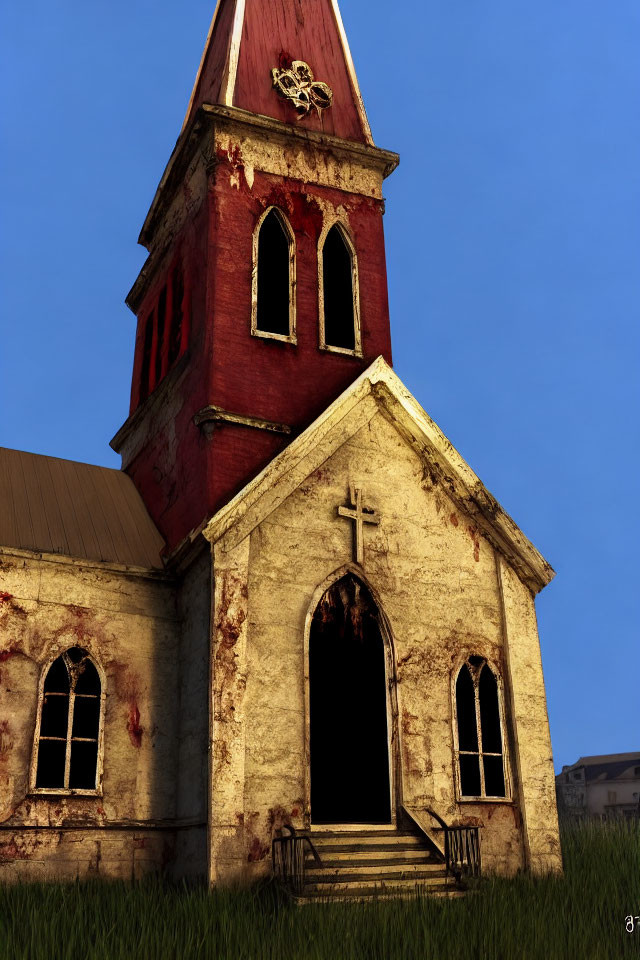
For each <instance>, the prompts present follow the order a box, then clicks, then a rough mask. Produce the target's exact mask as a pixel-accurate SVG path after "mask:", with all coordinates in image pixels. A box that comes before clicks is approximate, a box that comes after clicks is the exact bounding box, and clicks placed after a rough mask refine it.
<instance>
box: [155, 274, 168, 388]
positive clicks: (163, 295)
mask: <svg viewBox="0 0 640 960" xmlns="http://www.w3.org/2000/svg"><path fill="white" fill-rule="evenodd" d="M166 319H167V288H166V285H165V286H164V287H163V288H162V290H161V291H160V296H159V297H158V309H157V312H156V358H155V383H156V384H158V383H160V381H161V380H162V376H163V374H164V370H163V364H162V358H163V354H164V337H165V322H166Z"/></svg>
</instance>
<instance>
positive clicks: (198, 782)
mask: <svg viewBox="0 0 640 960" xmlns="http://www.w3.org/2000/svg"><path fill="white" fill-rule="evenodd" d="M206 561H207V557H206V554H205V555H204V561H202V560H201V561H200V562H199V565H198V564H196V565H194V566H193V567H192V568H191V570H190V571H189V573H188V574H187V575H186V576H185V577H184V578H183V581H182V583H181V584H176V583H175V582H174V581H171V580H169V579H168V578H166V577H164V576H163V575H162V574H153V573H150V572H146V573H145V572H144V571H139V572H132V571H125V570H124V569H121V570H118V569H116V568H115V567H114V568H111V569H108V568H105V567H104V566H100V565H98V564H90V563H81V562H78V561H72V560H68V559H66V558H54V557H49V558H48V559H45V558H42V557H40V558H38V557H37V556H34V555H28V554H27V553H26V552H25V553H24V554H23V555H22V556H20V555H19V554H9V553H3V554H2V556H1V557H0V563H1V567H0V569H1V573H2V585H3V588H4V590H3V593H2V594H0V598H1V601H0V734H1V742H0V882H1V881H8V880H22V879H54V878H55V879H73V878H75V877H76V876H85V875H92V874H95V875H103V876H109V877H121V878H125V879H129V878H132V877H139V876H141V875H142V874H143V873H145V872H146V871H148V870H153V871H157V870H160V869H163V868H165V867H168V868H171V869H172V870H173V871H175V872H177V873H178V874H183V873H189V872H193V870H194V865H197V856H196V854H194V853H193V851H190V849H189V843H190V842H191V840H192V839H193V838H192V837H191V835H192V834H193V835H194V836H197V835H198V834H200V838H201V842H200V844H199V847H200V849H202V848H203V847H205V846H206V839H205V829H204V822H205V809H204V790H205V783H206V776H205V771H206V685H207V647H208V621H209V597H210V591H209V573H208V570H209V564H208V563H207V562H206ZM203 563H204V566H203ZM185 607H187V608H188V610H187V611H186V612H184V615H182V616H181V615H179V611H180V613H182V610H181V609H180V608H183V609H184V608H185ZM73 646H79V647H82V648H84V649H86V650H88V651H89V653H90V654H91V656H92V657H93V658H94V660H95V661H96V663H97V664H98V665H99V666H100V667H101V668H102V670H103V671H104V674H105V680H106V682H105V684H104V689H103V692H104V693H105V694H106V695H105V715H104V756H103V764H102V766H103V771H104V772H103V777H102V780H101V783H100V789H99V791H98V795H97V796H93V797H91V796H64V795H62V793H61V795H58V796H42V795H37V794H36V793H34V792H33V790H32V783H31V782H30V775H31V771H30V768H31V763H32V756H33V744H34V729H35V725H36V711H37V701H38V689H39V682H40V678H41V675H42V673H43V670H45V669H46V667H47V665H48V664H50V663H51V662H52V661H53V660H54V659H55V658H56V657H57V656H59V655H60V654H61V653H62V652H63V651H65V650H67V649H69V648H70V647H73ZM182 700H184V701H185V702H186V703H187V704H191V705H192V708H191V709H189V710H184V711H182V710H181V709H180V703H181V701H182ZM193 701H195V702H193ZM187 784H188V791H187V792H186V793H185V788H186V785H187ZM204 860H205V858H204V855H202V854H200V861H201V862H200V869H199V872H200V874H202V873H203V872H204V868H205V867H204ZM196 869H197V867H196Z"/></svg>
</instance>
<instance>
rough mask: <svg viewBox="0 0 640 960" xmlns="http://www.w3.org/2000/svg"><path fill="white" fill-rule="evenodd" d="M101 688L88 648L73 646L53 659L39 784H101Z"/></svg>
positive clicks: (87, 786) (40, 749) (39, 748)
mask: <svg viewBox="0 0 640 960" xmlns="http://www.w3.org/2000/svg"><path fill="white" fill-rule="evenodd" d="M101 694H102V690H101V684H100V676H99V674H98V671H97V669H96V667H95V665H94V664H93V663H92V662H91V660H90V659H89V654H88V653H87V651H86V650H83V649H82V648H81V647H72V648H71V649H70V650H67V651H66V652H65V653H63V654H62V656H60V657H58V659H57V660H54V662H53V663H52V664H51V666H50V667H49V670H48V672H47V676H46V677H45V681H44V685H43V696H42V709H41V714H40V729H39V731H38V742H37V747H36V749H37V751H38V760H37V765H36V788H39V789H48V790H55V789H61V790H95V789H96V776H97V769H98V741H99V735H100V715H101V709H102V696H101Z"/></svg>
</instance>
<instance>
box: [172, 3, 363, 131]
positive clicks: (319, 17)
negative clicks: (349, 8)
mask: <svg viewBox="0 0 640 960" xmlns="http://www.w3.org/2000/svg"><path fill="white" fill-rule="evenodd" d="M296 60H297V61H303V62H305V63H307V64H308V65H309V67H310V68H311V71H312V73H313V76H314V79H315V80H316V81H319V82H321V83H329V84H330V86H331V89H332V92H333V104H332V110H330V111H327V112H326V114H325V113H323V114H322V115H320V114H319V113H317V112H316V111H315V110H311V111H310V112H309V114H308V115H306V116H305V118H304V125H305V127H307V128H308V129H311V130H321V131H324V132H325V133H330V134H333V135H334V136H337V137H344V138H345V139H347V140H356V141H359V142H360V143H369V144H372V143H373V140H372V138H371V131H370V129H369V123H368V121H367V115H366V113H365V109H364V105H363V103H362V97H361V96H360V90H359V87H358V80H357V77H356V74H355V70H354V67H353V62H352V60H351V54H350V52H349V45H348V43H347V38H346V35H345V32H344V27H343V24H342V18H341V16H340V11H339V9H338V4H337V0H271V2H266V0H219V2H218V5H217V7H216V10H215V13H214V15H213V20H212V21H211V27H210V30H209V36H208V37H207V43H206V46H205V49H204V53H203V55H202V61H201V63H200V69H199V71H198V76H197V78H196V82H195V85H194V88H193V93H192V95H191V100H190V102H189V108H188V110H187V115H186V118H185V126H187V125H188V123H189V121H190V120H191V118H192V117H193V115H194V113H195V111H196V110H197V109H198V107H199V106H201V104H203V103H212V104H213V103H218V104H222V105H225V106H229V107H231V106H234V107H239V108H240V109H242V110H249V111H250V112H251V113H258V114H262V115H264V116H268V117H273V118H274V119H276V120H282V121H283V122H284V123H291V120H292V116H291V107H290V105H289V104H288V103H286V101H285V100H284V99H281V98H277V97H274V96H273V83H272V70H273V69H274V68H281V69H287V68H290V67H291V64H292V62H293V61H296Z"/></svg>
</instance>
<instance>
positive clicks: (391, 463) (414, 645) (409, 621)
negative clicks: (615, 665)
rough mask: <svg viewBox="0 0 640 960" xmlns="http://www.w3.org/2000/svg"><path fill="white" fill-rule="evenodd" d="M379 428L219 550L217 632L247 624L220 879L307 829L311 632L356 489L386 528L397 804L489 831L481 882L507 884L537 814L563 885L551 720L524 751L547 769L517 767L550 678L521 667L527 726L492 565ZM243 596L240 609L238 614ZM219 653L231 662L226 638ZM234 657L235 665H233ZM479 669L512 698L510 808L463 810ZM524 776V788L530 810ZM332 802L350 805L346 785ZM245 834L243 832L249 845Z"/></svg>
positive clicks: (460, 516) (253, 867)
mask: <svg viewBox="0 0 640 960" xmlns="http://www.w3.org/2000/svg"><path fill="white" fill-rule="evenodd" d="M371 405H372V408H374V404H373V401H371ZM370 416H371V419H370V420H369V422H368V423H367V424H366V425H365V426H363V427H362V428H361V429H360V430H359V431H358V432H357V433H355V434H354V435H353V436H352V437H351V439H350V440H348V441H347V442H346V443H345V444H344V445H343V446H342V447H341V448H340V449H339V450H338V451H337V452H336V453H334V454H333V455H332V456H330V457H329V458H328V459H326V460H325V461H324V462H322V456H321V453H319V452H318V451H315V452H314V456H315V457H316V461H317V462H319V463H321V464H322V465H321V466H320V467H319V468H317V469H315V471H314V472H313V473H312V474H311V475H310V476H308V477H307V479H306V480H304V481H303V482H302V484H301V485H300V486H299V487H298V489H297V490H296V491H295V492H294V493H292V494H291V495H290V496H289V497H288V498H287V499H286V500H285V501H284V502H283V503H282V504H281V505H280V506H279V507H277V508H276V509H275V510H274V511H273V512H272V513H271V514H270V515H269V516H268V518H267V519H265V520H264V521H263V522H262V523H261V524H260V525H259V526H258V527H256V528H255V529H254V530H253V532H252V533H251V535H250V546H249V544H248V543H247V540H248V539H249V538H247V540H245V541H243V542H242V543H240V544H239V545H238V546H236V547H234V548H233V549H230V550H229V551H228V552H227V553H225V552H224V540H223V541H221V542H220V543H219V544H216V546H215V551H216V558H218V559H217V560H216V563H217V566H216V597H217V601H218V602H217V605H216V617H217V618H218V619H217V626H218V627H219V626H220V623H221V622H225V623H227V622H228V619H225V618H226V614H227V612H228V610H229V609H230V608H232V609H233V610H234V611H235V613H236V621H235V622H236V623H237V622H238V619H237V614H238V612H241V617H240V621H241V629H239V630H238V631H237V633H236V634H234V635H233V636H232V638H231V640H232V641H233V642H232V644H231V647H230V646H229V642H230V641H228V642H227V647H226V655H225V656H226V665H227V670H226V681H227V688H226V689H227V701H226V702H227V710H228V709H229V703H230V702H231V701H232V702H233V706H234V710H235V712H234V714H233V718H234V719H233V725H232V726H233V739H231V738H229V737H228V736H227V735H226V731H225V729H224V728H220V729H218V731H216V732H214V756H215V755H216V753H217V755H218V756H219V757H222V758H224V763H221V764H219V766H218V768H216V769H214V780H213V784H212V787H213V792H214V797H216V796H217V798H218V804H219V809H218V811H217V815H218V817H219V819H220V821H221V822H224V823H225V825H226V827H227V828H228V830H229V832H230V834H233V836H234V837H235V841H234V842H235V847H234V848H232V847H228V848H227V853H228V857H227V859H226V860H225V863H224V869H222V870H221V869H219V868H218V871H217V876H218V877H219V878H221V879H222V878H225V877H231V876H239V875H242V876H244V877H247V878H250V877H253V876H256V875H259V874H261V873H263V872H266V871H267V869H268V862H269V861H268V858H269V855H270V843H271V837H272V834H273V830H274V829H277V828H278V827H279V826H281V825H282V824H283V823H292V824H293V825H294V826H296V827H298V828H303V827H305V826H308V824H309V812H310V811H309V792H308V791H309V784H308V779H307V751H308V719H307V707H306V700H305V696H306V694H305V672H306V670H307V662H306V653H305V631H306V629H307V627H308V622H309V621H308V618H309V616H310V614H311V613H312V612H313V608H314V606H315V604H316V603H317V601H318V599H319V597H320V595H321V593H322V590H323V589H324V588H326V586H328V585H329V583H330V582H331V577H332V575H334V574H335V573H336V571H338V570H340V569H341V568H342V569H344V566H345V565H347V564H349V563H350V562H351V560H352V524H351V523H350V522H349V521H348V520H345V519H343V518H341V517H339V516H338V515H337V507H338V506H339V505H345V504H347V502H348V484H349V482H352V483H355V484H356V485H357V486H359V487H361V488H362V489H363V490H364V497H365V503H366V505H367V506H369V507H372V508H375V510H376V511H377V512H378V515H379V518H380V522H379V525H378V526H366V527H365V531H364V540H365V554H364V568H363V575H364V577H365V579H366V581H367V582H368V583H369V585H370V586H371V588H372V590H373V592H374V594H375V596H376V598H377V600H378V601H379V603H380V606H381V608H382V610H383V611H384V614H385V616H386V618H387V620H388V623H389V626H390V630H391V634H392V643H393V662H394V665H395V672H396V677H397V684H396V690H397V703H398V721H397V729H398V735H397V742H396V744H395V747H394V749H395V751H396V754H397V760H398V761H399V764H398V765H399V769H400V771H401V773H400V776H399V777H398V778H397V782H396V784H395V797H396V803H397V804H398V805H399V804H400V803H403V804H404V805H406V806H407V807H409V808H410V809H411V810H412V811H414V812H416V814H417V815H418V816H420V817H422V819H423V820H424V823H425V826H428V827H432V826H433V821H430V819H429V817H428V816H427V815H426V814H425V811H426V810H427V809H428V808H430V809H433V810H435V811H436V812H437V813H438V814H439V815H440V816H441V817H443V818H444V819H445V820H446V821H447V822H448V823H450V824H452V823H458V824H469V825H472V824H477V823H479V824H482V831H481V833H482V856H483V868H484V869H485V870H486V871H495V872H499V873H503V874H510V873H513V872H514V871H516V870H518V869H519V868H521V867H522V866H523V865H524V864H525V862H527V861H526V859H525V858H526V855H527V849H526V848H525V833H524V830H523V810H524V806H523V799H526V800H527V803H528V804H529V805H528V806H527V809H526V814H527V816H528V817H529V819H530V820H531V821H532V822H530V824H529V828H534V832H535V829H541V827H542V821H543V819H544V818H545V817H548V818H549V823H550V827H549V829H548V830H547V831H546V839H545V841H544V842H543V843H542V845H540V846H539V847H537V848H536V847H535V845H534V847H531V848H529V849H528V852H529V861H528V862H529V863H530V864H531V865H532V866H534V867H535V865H536V862H537V863H539V865H542V862H543V860H544V868H547V869H557V868H558V866H559V862H560V861H559V853H558V851H559V846H558V837H557V830H556V829H555V827H554V825H555V819H554V818H555V805H554V804H553V803H552V802H551V801H549V798H548V797H547V796H546V794H547V792H548V791H547V786H548V784H547V780H549V782H550V784H551V790H553V770H552V767H551V766H550V744H549V740H548V725H546V713H545V714H543V713H542V712H540V710H538V711H537V712H536V713H535V715H534V716H533V717H532V720H531V727H532V730H531V731H530V730H529V727H527V730H526V733H524V739H526V737H527V736H528V735H529V733H532V732H534V733H535V747H534V748H533V752H535V750H538V749H543V758H542V762H540V763H538V765H537V767H536V766H535V762H534V758H533V756H528V757H527V758H526V759H525V764H524V766H523V765H522V764H520V766H518V764H517V763H516V762H515V757H516V753H517V749H518V744H517V743H516V741H515V736H514V734H515V730H514V723H513V721H514V717H515V718H517V720H518V723H520V721H521V712H522V709H525V710H526V703H527V702H529V699H530V700H531V702H535V704H540V703H541V702H542V701H543V700H544V688H543V686H542V673H541V668H540V669H536V670H534V671H532V672H531V671H530V672H529V673H527V672H526V671H523V669H522V668H520V667H518V678H517V685H518V697H519V698H521V699H520V700H519V702H521V703H522V707H518V710H517V712H516V713H515V714H514V713H513V704H512V700H511V698H510V688H509V669H508V664H507V661H506V657H507V649H506V645H505V618H504V613H503V601H502V597H501V590H500V585H499V580H498V570H497V565H496V555H495V552H494V549H493V548H492V546H491V545H490V544H489V543H488V542H487V541H486V540H485V539H484V538H483V537H482V536H480V535H479V533H478V530H477V528H476V526H475V525H474V523H473V521H472V520H471V518H470V517H468V516H467V515H465V513H464V512H462V511H461V510H460V509H459V508H458V507H457V506H456V505H455V504H454V502H453V501H452V500H451V499H450V497H449V495H448V494H447V492H446V491H445V490H444V489H443V487H442V485H441V484H440V483H439V482H438V481H437V480H435V479H434V477H433V476H432V475H431V472H430V471H429V470H428V469H427V468H426V467H425V463H424V461H423V460H421V459H420V458H419V457H418V456H417V455H416V454H415V453H414V452H413V451H412V450H411V448H410V447H409V446H408V445H407V443H406V441H405V440H403V439H402V438H401V437H400V435H399V434H398V432H397V431H396V430H395V428H394V427H393V426H391V424H390V423H389V422H388V421H387V420H386V419H384V417H383V416H382V415H381V414H380V413H375V409H372V410H371V414H370ZM218 576H220V578H221V582H220V583H219V582H218ZM513 576H515V575H513ZM245 577H246V579H244V578H245ZM515 579H516V581H517V583H518V584H520V581H518V580H517V577H516V578H515ZM520 588H522V589H521V590H520V593H523V592H524V593H526V595H527V596H528V597H529V602H530V607H531V609H532V608H533V598H532V597H531V595H530V594H529V592H528V590H526V588H523V587H522V584H520ZM225 591H226V605H225V603H223V602H222V601H223V599H224V597H225ZM230 596H233V597H235V598H236V599H235V600H233V601H231V602H230ZM519 599H520V601H521V598H519ZM521 602H522V601H521ZM234 604H235V605H234ZM521 614H522V611H517V610H515V608H512V613H511V614H510V616H513V617H514V618H515V621H516V622H517V621H518V619H519V618H520V617H521ZM527 615H528V616H529V614H527ZM529 626H530V625H529ZM527 630H528V632H527V633H526V643H527V650H526V652H524V651H523V652H522V653H521V654H519V656H520V659H522V657H524V658H526V657H528V656H530V655H532V654H533V653H535V650H534V647H535V648H536V649H537V654H536V655H537V663H538V664H539V662H540V653H539V644H538V638H537V632H535V633H533V632H531V630H530V629H529V628H527ZM513 643H514V645H515V646H516V647H519V645H520V643H521V639H520V637H519V636H517V635H515V634H514V641H513ZM218 649H219V650H223V649H224V641H220V631H218ZM230 650H233V651H234V656H236V655H237V658H239V660H238V661H233V660H232V659H231V658H230V657H229V651H230ZM469 655H477V656H481V657H485V658H487V660H489V661H490V662H491V664H493V665H494V666H495V668H497V670H498V672H499V674H500V677H501V679H502V683H503V685H504V689H505V691H507V694H506V695H505V698H504V699H505V701H506V716H507V722H506V731H505V733H506V743H505V748H506V751H507V754H508V757H507V771H508V776H509V780H510V789H511V797H510V799H507V800H502V801H500V800H496V801H493V800H492V801H489V800H487V801H482V802H470V801H460V800H458V799H457V798H456V792H455V781H454V765H455V751H454V737H453V722H454V718H453V712H454V711H453V698H452V680H453V678H454V677H455V674H456V672H457V669H458V668H459V667H460V665H461V664H462V663H463V662H464V660H465V658H466V657H467V656H469ZM238 662H241V663H242V667H241V670H240V668H239V667H238V665H237V664H238ZM336 669H337V670H339V669H340V664H339V663H337V664H336ZM240 681H241V682H240ZM229 698H231V700H230V699H229ZM336 709H339V705H338V704H336ZM523 730H524V727H523ZM216 733H217V742H216ZM520 739H521V740H522V739H523V735H521V737H520ZM339 749H340V745H339V744H336V750H339ZM545 750H546V753H545V752H544V751H545ZM216 770H217V776H216ZM519 773H521V774H522V776H523V777H524V778H525V779H526V788H525V789H526V794H525V793H523V790H522V788H521V786H520V781H519V776H518V774H519ZM216 779H217V784H216ZM240 783H243V784H244V790H243V792H241V791H240V789H239V786H238V785H239V784H240ZM225 784H227V785H229V790H226V789H225V786H224V785H225ZM232 785H233V788H232ZM335 789H336V790H337V791H339V790H340V783H339V782H336V784H335ZM239 823H242V824H243V825H244V830H243V831H240V830H239V829H237V825H238V824H239ZM234 825H235V828H236V829H235V833H234ZM554 831H555V832H554ZM530 833H531V829H529V834H530ZM241 837H242V838H243V839H241ZM545 844H546V845H545ZM212 854H213V856H214V857H215V855H216V844H215V830H214V843H213V844H212ZM545 857H546V860H545V859H544V858H545ZM536 858H537V859H536ZM534 861H535V862H534ZM214 874H215V867H214ZM214 879H215V876H214Z"/></svg>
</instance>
